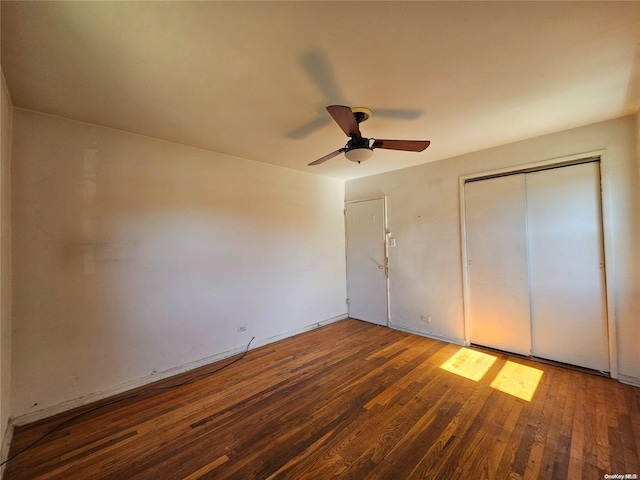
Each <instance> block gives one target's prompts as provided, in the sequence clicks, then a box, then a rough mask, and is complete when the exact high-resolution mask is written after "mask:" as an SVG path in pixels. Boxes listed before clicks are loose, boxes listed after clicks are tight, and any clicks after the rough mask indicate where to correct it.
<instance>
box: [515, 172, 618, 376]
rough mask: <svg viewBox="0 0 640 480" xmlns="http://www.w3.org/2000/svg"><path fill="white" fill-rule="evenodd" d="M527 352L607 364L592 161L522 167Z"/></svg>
mask: <svg viewBox="0 0 640 480" xmlns="http://www.w3.org/2000/svg"><path fill="white" fill-rule="evenodd" d="M526 189H527V224H528V235H529V265H530V266H529V274H530V282H531V306H532V308H531V315H532V349H533V355H534V356H536V357H541V358H548V359H552V360H557V361H560V362H564V363H569V364H573V365H580V366H583V367H588V368H592V369H595V370H602V371H609V353H608V340H607V324H606V314H605V301H604V299H605V289H604V268H603V249H602V227H601V226H602V221H601V209H600V178H599V172H598V163H596V162H592V163H585V164H581V165H573V166H569V167H562V168H554V169H552V170H543V171H540V172H534V173H528V174H527V175H526Z"/></svg>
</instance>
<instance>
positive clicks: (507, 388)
mask: <svg viewBox="0 0 640 480" xmlns="http://www.w3.org/2000/svg"><path fill="white" fill-rule="evenodd" d="M541 378H542V370H538V369H537V368H533V367H528V366H526V365H522V364H519V363H514V362H510V361H508V360H507V362H506V363H505V364H504V366H503V367H502V369H501V370H500V372H499V373H498V375H496V378H495V379H494V380H493V382H491V387H492V388H495V389H497V390H500V391H501V392H504V393H508V394H509V395H513V396H515V397H518V398H521V399H523V400H526V401H527V402H530V401H531V399H532V398H533V394H534V393H536V389H537V388H538V383H540V379H541Z"/></svg>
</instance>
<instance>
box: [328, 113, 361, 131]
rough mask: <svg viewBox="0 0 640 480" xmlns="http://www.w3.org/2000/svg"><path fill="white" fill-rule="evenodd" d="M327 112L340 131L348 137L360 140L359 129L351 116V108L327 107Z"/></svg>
mask: <svg viewBox="0 0 640 480" xmlns="http://www.w3.org/2000/svg"><path fill="white" fill-rule="evenodd" d="M327 112H329V115H331V116H332V117H333V119H334V120H335V121H336V123H337V124H338V125H339V126H340V128H341V129H342V131H343V132H344V133H346V134H347V136H349V137H353V136H355V137H357V138H361V137H362V134H361V133H360V127H358V122H356V117H354V116H353V112H352V111H351V108H349V107H345V106H344V105H329V106H328V107H327Z"/></svg>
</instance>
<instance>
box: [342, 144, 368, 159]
mask: <svg viewBox="0 0 640 480" xmlns="http://www.w3.org/2000/svg"><path fill="white" fill-rule="evenodd" d="M372 155H373V149H371V148H369V147H358V148H352V149H350V150H347V151H346V152H344V156H345V157H347V160H351V161H352V162H356V163H360V162H364V161H365V160H368V159H370V158H371V156H372Z"/></svg>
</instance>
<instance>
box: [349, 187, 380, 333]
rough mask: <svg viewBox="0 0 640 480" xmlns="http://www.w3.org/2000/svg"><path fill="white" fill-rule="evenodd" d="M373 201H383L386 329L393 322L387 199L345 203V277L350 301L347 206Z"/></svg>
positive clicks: (372, 198) (378, 198)
mask: <svg viewBox="0 0 640 480" xmlns="http://www.w3.org/2000/svg"><path fill="white" fill-rule="evenodd" d="M372 200H382V229H383V231H384V273H385V288H384V294H385V302H386V306H387V311H386V312H385V313H386V317H387V323H386V325H385V326H386V327H388V326H389V324H390V322H391V307H390V305H389V229H388V228H387V197H386V195H383V196H381V197H370V198H364V199H361V200H349V201H348V202H344V233H345V235H344V260H345V267H346V268H345V277H346V283H347V300H349V301H350V299H351V296H350V294H349V267H348V259H347V239H348V235H349V232H348V230H347V205H348V204H351V203H361V202H370V201H372ZM349 308H350V306H349V304H347V315H348V314H349Z"/></svg>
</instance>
